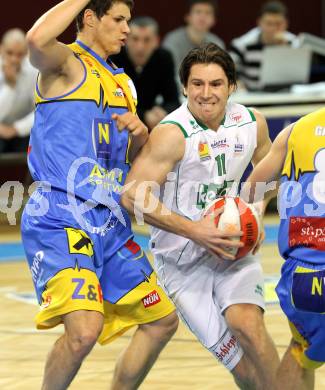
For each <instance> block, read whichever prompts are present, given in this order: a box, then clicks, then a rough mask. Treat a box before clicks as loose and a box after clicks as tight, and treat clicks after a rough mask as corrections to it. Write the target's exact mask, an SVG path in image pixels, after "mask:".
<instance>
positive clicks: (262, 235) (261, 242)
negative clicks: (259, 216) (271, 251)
mask: <svg viewBox="0 0 325 390" xmlns="http://www.w3.org/2000/svg"><path fill="white" fill-rule="evenodd" d="M264 240H265V230H264V227H262V229H261V233H260V237H259V239H258V241H257V244H256V246H255V248H254V249H253V252H252V253H253V255H255V254H256V253H257V252H258V251H259V249H260V247H261V245H262V244H263V241H264Z"/></svg>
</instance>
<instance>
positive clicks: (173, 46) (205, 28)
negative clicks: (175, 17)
mask: <svg viewBox="0 0 325 390" xmlns="http://www.w3.org/2000/svg"><path fill="white" fill-rule="evenodd" d="M216 11H217V2H216V0H189V1H188V11H187V13H186V15H185V22H186V26H183V27H179V28H177V29H176V30H173V31H171V32H169V33H168V34H167V35H166V37H165V39H164V40H163V43H162V45H163V47H165V48H166V49H168V50H170V52H171V53H172V54H173V58H174V62H175V69H176V73H177V74H178V69H179V67H180V64H181V62H182V61H183V58H184V57H185V56H186V55H187V53H188V52H189V51H190V50H191V49H193V48H194V47H197V46H200V45H201V44H203V43H207V42H212V43H215V44H217V45H218V46H220V47H221V48H223V49H224V48H225V44H224V42H223V41H222V40H221V39H220V38H219V37H218V36H217V35H215V34H212V33H210V32H209V31H210V29H211V28H212V27H213V26H214V25H215V24H216V21H217V18H216Z"/></svg>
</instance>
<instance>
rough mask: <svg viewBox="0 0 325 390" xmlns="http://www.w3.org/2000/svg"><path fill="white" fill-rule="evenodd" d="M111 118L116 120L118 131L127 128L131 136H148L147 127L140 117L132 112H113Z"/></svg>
mask: <svg viewBox="0 0 325 390" xmlns="http://www.w3.org/2000/svg"><path fill="white" fill-rule="evenodd" d="M112 119H114V120H115V121H116V124H117V128H118V130H119V131H122V130H124V129H127V130H128V131H129V132H130V134H131V135H132V136H133V137H139V136H141V137H143V136H146V137H147V136H148V128H147V126H146V125H145V124H144V123H143V122H142V121H141V119H140V118H139V117H138V116H137V115H135V114H133V113H132V112H126V113H124V114H121V115H119V114H113V115H112Z"/></svg>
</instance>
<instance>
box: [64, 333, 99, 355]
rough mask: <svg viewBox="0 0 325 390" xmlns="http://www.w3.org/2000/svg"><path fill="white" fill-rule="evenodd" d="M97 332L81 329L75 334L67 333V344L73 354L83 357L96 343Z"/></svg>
mask: <svg viewBox="0 0 325 390" xmlns="http://www.w3.org/2000/svg"><path fill="white" fill-rule="evenodd" d="M98 336H99V333H98V332H96V331H94V330H93V329H82V330H79V331H78V332H77V333H76V334H67V335H66V340H67V345H68V348H69V349H70V351H71V352H72V354H73V356H75V357H76V358H77V359H78V358H83V357H85V356H86V355H87V354H88V353H89V352H90V351H91V350H92V348H93V346H94V345H95V344H96V341H97V339H98Z"/></svg>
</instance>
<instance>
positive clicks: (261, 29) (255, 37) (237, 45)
mask: <svg viewBox="0 0 325 390" xmlns="http://www.w3.org/2000/svg"><path fill="white" fill-rule="evenodd" d="M287 27H288V13H287V8H286V6H285V5H284V4H283V3H281V2H280V1H269V2H267V3H265V4H264V5H263V6H262V8H261V10H260V13H259V16H258V19H257V27H255V28H253V29H252V30H249V31H248V32H247V33H246V34H244V35H242V36H240V37H239V38H235V39H233V40H232V41H231V44H230V54H231V56H232V57H233V60H234V61H235V64H236V70H237V74H238V79H239V81H240V84H239V85H240V87H242V88H246V89H247V90H249V91H258V90H260V89H261V88H262V87H261V84H260V71H261V61H262V57H263V49H264V47H265V46H269V45H292V44H293V42H294V40H295V38H296V36H295V35H294V34H292V33H290V32H288V31H286V29H287Z"/></svg>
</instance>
